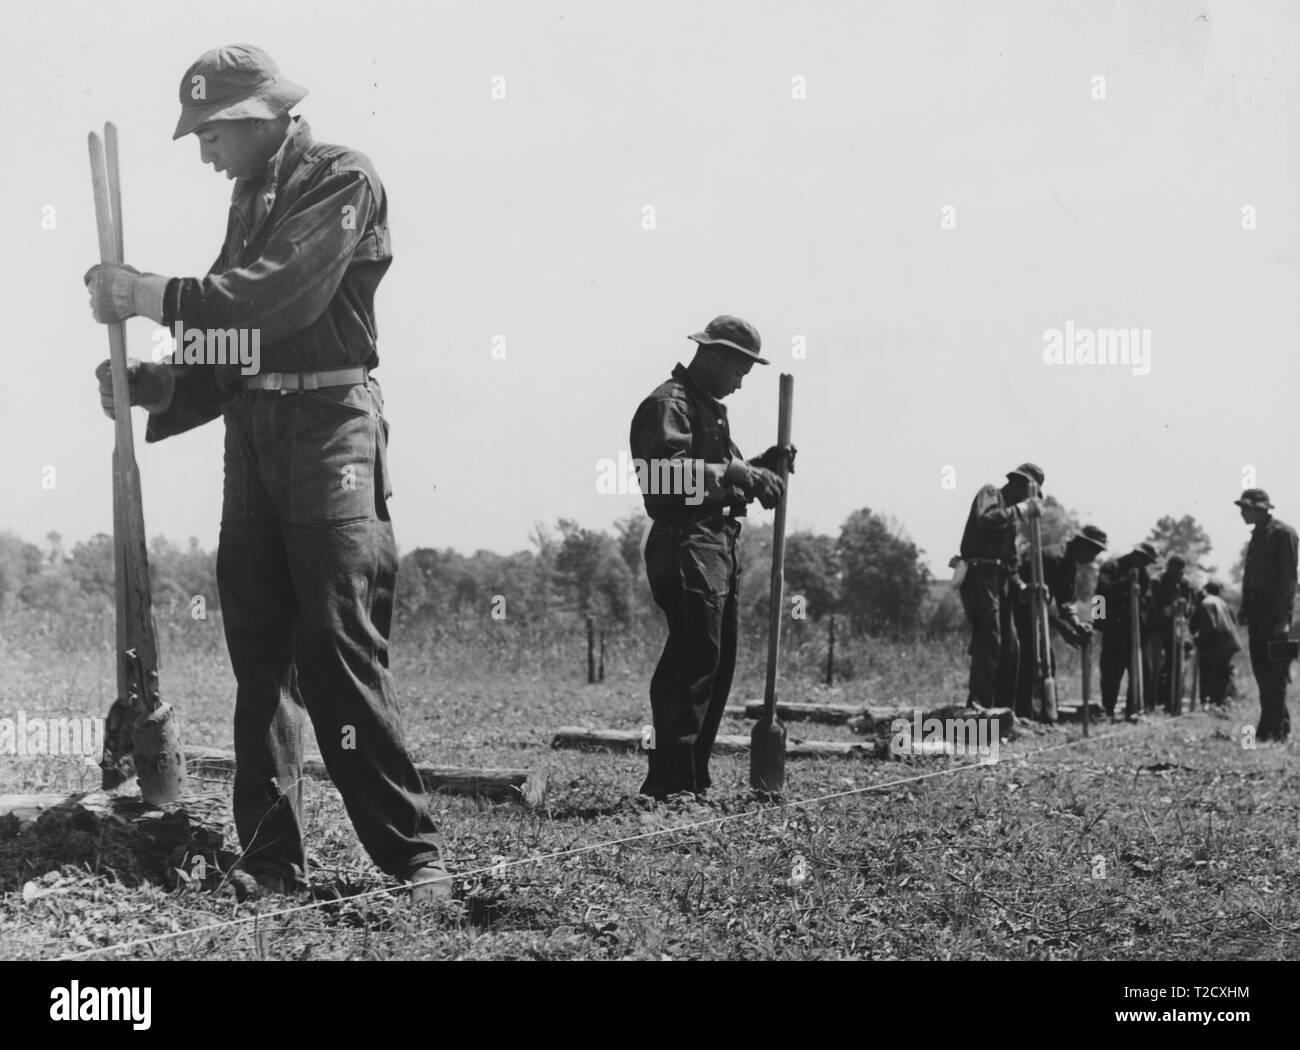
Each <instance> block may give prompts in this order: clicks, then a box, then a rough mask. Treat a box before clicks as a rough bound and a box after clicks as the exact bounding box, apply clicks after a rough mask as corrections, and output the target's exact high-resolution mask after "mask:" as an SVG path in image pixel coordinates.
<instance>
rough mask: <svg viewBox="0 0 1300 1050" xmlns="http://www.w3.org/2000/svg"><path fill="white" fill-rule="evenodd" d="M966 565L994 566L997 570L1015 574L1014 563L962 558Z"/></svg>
mask: <svg viewBox="0 0 1300 1050" xmlns="http://www.w3.org/2000/svg"><path fill="white" fill-rule="evenodd" d="M962 561H964V562H965V563H966V564H967V565H996V566H997V567H998V568H999V569H1006V570H1007V572H1015V571H1016V564H1015V562H1005V561H999V560H998V559H997V558H962Z"/></svg>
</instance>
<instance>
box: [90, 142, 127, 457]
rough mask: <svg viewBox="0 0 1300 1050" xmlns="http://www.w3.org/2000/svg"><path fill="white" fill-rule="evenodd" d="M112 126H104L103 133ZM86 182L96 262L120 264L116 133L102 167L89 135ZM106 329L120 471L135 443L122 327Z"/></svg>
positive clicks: (101, 155)
mask: <svg viewBox="0 0 1300 1050" xmlns="http://www.w3.org/2000/svg"><path fill="white" fill-rule="evenodd" d="M112 127H113V125H111V124H107V125H105V132H106V133H107V131H108V129H109V128H112ZM89 141H90V181H91V185H92V187H93V189H94V192H95V230H96V232H97V233H98V235H99V259H100V262H106V263H120V262H121V261H122V257H121V255H120V254H119V252H120V250H121V237H120V234H119V232H118V230H119V228H120V225H121V223H120V216H118V215H116V214H115V213H114V211H113V205H112V199H113V198H114V197H116V198H118V200H119V201H120V199H121V189H120V186H119V188H118V189H116V190H113V189H110V181H109V180H110V173H111V175H112V183H113V184H118V179H117V177H116V176H117V172H118V166H117V132H116V130H114V131H113V132H112V133H111V135H110V142H111V144H112V148H111V152H110V153H109V154H108V157H109V160H108V162H107V163H106V161H105V153H104V144H103V142H102V141H101V140H100V137H99V135H98V134H97V133H96V132H94V131H92V132H91V133H90V140H89ZM105 327H107V328H108V358H109V367H110V369H111V370H112V375H113V415H114V416H115V417H116V418H115V419H114V424H115V427H114V429H115V436H116V441H117V455H118V462H119V465H120V466H121V467H123V468H125V466H126V465H127V463H128V462H131V463H134V462H135V442H134V440H133V438H132V433H131V390H130V385H129V380H128V377H127V368H126V325H125V324H124V323H123V322H121V321H116V322H114V323H113V324H110V325H106V326H105Z"/></svg>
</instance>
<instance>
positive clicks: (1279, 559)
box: [1241, 517, 1296, 623]
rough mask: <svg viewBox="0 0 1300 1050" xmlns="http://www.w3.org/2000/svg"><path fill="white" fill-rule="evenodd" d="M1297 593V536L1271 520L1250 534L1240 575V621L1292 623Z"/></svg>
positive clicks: (1264, 522)
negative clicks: (1292, 612)
mask: <svg viewBox="0 0 1300 1050" xmlns="http://www.w3.org/2000/svg"><path fill="white" fill-rule="evenodd" d="M1295 592H1296V532H1295V529H1293V528H1291V526H1290V525H1288V524H1286V523H1285V522H1281V521H1278V520H1277V518H1274V517H1270V518H1269V519H1268V520H1267V521H1261V522H1260V523H1259V524H1258V525H1256V526H1255V528H1254V530H1253V531H1252V532H1251V534H1250V543H1249V544H1247V546H1246V565H1245V568H1244V570H1243V572H1242V574H1241V618H1242V619H1243V620H1247V621H1249V620H1258V619H1276V620H1281V619H1285V620H1286V621H1287V622H1288V623H1290V621H1291V606H1292V604H1293V603H1294V602H1295Z"/></svg>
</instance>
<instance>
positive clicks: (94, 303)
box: [84, 263, 167, 324]
mask: <svg viewBox="0 0 1300 1050" xmlns="http://www.w3.org/2000/svg"><path fill="white" fill-rule="evenodd" d="M84 280H85V282H86V287H87V288H88V289H89V290H90V312H91V314H92V315H94V318H95V320H96V321H98V322H99V323H100V324H114V323H115V322H118V321H125V320H126V319H127V318H128V317H147V318H149V319H150V320H151V321H157V322H158V323H159V324H161V323H162V319H163V293H164V292H166V290H167V278H166V277H159V276H158V275H157V274H156V273H141V272H140V271H139V270H137V269H136V268H135V267H134V266H127V265H126V264H125V263H97V264H96V265H94V266H92V267H91V268H90V269H89V270H87V271H86V276H85V278H84Z"/></svg>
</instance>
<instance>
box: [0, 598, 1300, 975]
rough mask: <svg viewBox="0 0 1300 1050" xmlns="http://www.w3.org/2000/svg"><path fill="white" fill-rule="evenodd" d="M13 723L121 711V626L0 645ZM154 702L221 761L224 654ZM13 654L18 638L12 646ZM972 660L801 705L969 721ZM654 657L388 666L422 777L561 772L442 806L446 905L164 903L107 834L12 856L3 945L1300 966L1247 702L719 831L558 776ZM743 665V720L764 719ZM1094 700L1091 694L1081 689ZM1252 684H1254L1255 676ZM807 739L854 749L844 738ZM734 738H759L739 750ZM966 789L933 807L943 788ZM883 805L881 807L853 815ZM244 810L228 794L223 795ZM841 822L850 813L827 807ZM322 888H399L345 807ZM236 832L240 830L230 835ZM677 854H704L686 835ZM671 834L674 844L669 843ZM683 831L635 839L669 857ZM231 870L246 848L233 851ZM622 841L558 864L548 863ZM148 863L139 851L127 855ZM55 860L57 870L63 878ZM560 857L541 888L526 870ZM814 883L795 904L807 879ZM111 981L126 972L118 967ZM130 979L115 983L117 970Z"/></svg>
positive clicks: (1286, 781)
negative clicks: (449, 879) (505, 795)
mask: <svg viewBox="0 0 1300 1050" xmlns="http://www.w3.org/2000/svg"><path fill="white" fill-rule="evenodd" d="M5 628H6V629H5V631H4V632H3V633H2V634H0V669H2V671H3V673H2V674H0V683H3V684H2V685H0V690H2V692H0V707H2V708H3V710H0V717H14V712H15V711H16V710H17V709H22V710H24V711H25V713H26V715H27V716H28V717H33V716H37V715H49V716H54V717H57V716H59V715H74V714H75V715H85V714H95V713H97V712H102V711H104V710H106V709H107V707H108V704H109V702H110V700H111V697H112V682H111V678H110V671H111V655H110V652H109V648H108V642H109V639H108V638H107V637H106V636H105V633H104V627H103V624H102V623H100V622H98V621H90V620H88V621H87V622H86V623H83V624H80V625H77V624H66V623H65V624H63V625H61V626H56V627H50V628H39V627H38V626H37V627H34V626H33V625H30V624H29V625H21V626H17V625H15V624H13V623H9V624H6V625H5ZM162 628H163V638H162V644H163V647H164V660H165V666H164V674H163V692H164V695H165V696H167V697H169V698H170V699H171V700H172V702H173V703H175V704H177V705H178V707H179V708H180V710H181V712H182V714H183V717H184V733H185V739H186V741H187V742H189V743H194V744H207V745H213V746H221V747H229V746H230V734H229V725H230V721H231V716H232V708H233V683H232V680H231V677H230V672H229V669H228V666H227V665H226V661H225V653H224V648H223V646H222V644H221V643H220V640H219V633H220V632H219V628H217V627H216V626H215V625H214V624H213V623H212V622H209V623H208V624H186V623H181V622H177V623H171V624H168V623H164V624H163V625H162ZM15 632H17V633H15ZM963 647H964V640H962V639H950V640H943V641H935V642H929V643H924V644H919V645H910V646H909V645H903V644H893V643H878V642H854V643H850V644H848V646H847V648H845V649H842V650H841V651H842V652H843V653H844V655H845V657H846V662H849V663H851V665H852V667H853V673H854V677H853V678H852V679H851V680H848V681H845V682H844V683H843V684H841V685H837V686H836V687H835V688H834V689H826V688H825V687H823V686H819V685H815V684H813V682H814V676H815V673H816V670H817V664H818V662H819V658H818V657H817V655H816V653H813V652H811V651H810V652H807V653H803V654H801V653H799V652H794V653H792V654H791V657H790V665H789V670H788V672H787V674H786V676H785V678H784V679H783V689H782V695H783V697H784V698H786V699H791V700H795V699H822V700H834V701H838V702H846V703H847V702H863V701H869V702H871V703H873V704H887V703H893V702H898V703H914V704H916V705H917V706H920V707H923V708H930V707H937V706H940V705H942V704H946V703H952V702H959V701H960V700H961V699H962V697H963V689H962V685H963V680H964V675H965V670H964V661H965V657H964V653H963V651H962V650H963ZM653 657H654V654H653V653H652V652H650V651H649V647H644V646H642V647H627V648H623V647H620V646H612V647H611V651H610V653H609V661H608V673H607V678H606V681H605V682H604V683H602V684H600V685H596V686H588V685H586V684H585V653H584V649H583V641H582V638H581V636H580V635H578V634H575V635H574V636H573V638H572V642H571V643H569V642H567V641H565V642H561V643H556V644H552V645H550V646H549V647H547V648H546V649H545V650H544V651H541V652H538V651H537V650H525V649H523V648H522V647H521V646H519V645H515V644H511V643H509V642H505V641H502V640H500V639H498V640H496V641H493V642H490V643H489V642H482V643H480V644H458V645H451V644H449V643H446V642H444V643H443V644H441V645H435V644H431V643H428V642H426V641H422V640H421V639H420V638H418V637H415V636H414V635H413V634H412V632H410V631H407V632H403V633H402V634H401V635H399V637H398V638H397V639H396V641H395V659H394V670H395V673H396V675H397V679H398V683H399V689H400V693H401V696H402V701H403V705H404V715H405V720H406V724H407V731H408V736H409V739H410V742H411V747H412V750H413V751H414V753H415V754H416V756H417V758H419V759H421V760H425V761H434V762H444V763H454V764H463V765H505V766H531V767H544V768H546V769H547V770H549V772H550V776H551V790H550V794H549V797H548V801H547V804H546V805H545V806H544V807H543V808H541V809H539V810H537V811H534V812H529V811H526V810H524V809H522V808H520V807H517V806H513V805H494V804H490V803H482V802H478V801H475V800H472V799H459V798H446V797H438V798H437V799H436V801H435V808H436V810H437V812H438V814H439V818H440V820H441V823H442V826H443V828H444V830H445V834H446V836H447V839H448V844H449V846H450V849H451V852H452V854H453V856H454V859H455V866H456V868H457V870H458V871H460V872H470V871H473V870H474V869H481V868H491V867H493V866H497V865H504V866H500V867H497V868H496V870H495V871H485V872H481V873H479V874H473V875H468V876H466V877H463V878H461V879H460V880H459V881H458V883H457V894H456V900H455V901H453V902H451V903H448V904H443V905H431V906H427V907H418V908H417V907H412V906H411V905H410V904H409V903H408V902H406V901H405V900H404V898H403V897H402V896H401V895H398V896H396V897H394V898H390V897H387V896H372V897H367V898H363V899H358V900H351V901H346V900H345V901H344V902H342V903H333V904H330V905H328V906H326V907H323V908H316V909H313V910H308V911H301V912H298V913H295V914H292V915H287V916H280V917H275V916H270V917H262V916H266V915H267V913H269V912H274V911H277V910H282V909H284V908H286V907H290V906H293V905H294V904H302V903H306V899H305V898H298V899H290V898H282V897H273V898H264V899H261V900H257V901H250V902H242V903H241V902H238V901H236V900H235V899H234V897H233V894H231V893H229V892H228V891H225V892H222V893H212V892H208V891H205V890H202V889H197V888H184V887H182V888H181V889H179V890H177V891H175V892H167V891H166V890H164V889H162V888H160V887H158V886H155V885H150V884H148V883H145V884H143V885H135V886H131V885H127V883H129V882H132V881H138V876H139V872H138V871H133V870H132V860H131V856H130V852H129V849H126V848H124V844H123V842H122V841H121V836H120V832H119V830H118V829H115V828H114V827H112V826H107V825H94V824H93V823H92V824H91V825H88V826H86V827H85V828H81V829H77V833H76V835H73V836H68V837H67V838H65V840H64V841H63V842H61V843H57V844H54V845H50V844H49V843H47V844H46V845H47V846H50V848H48V849H44V850H42V849H39V848H38V849H33V848H31V844H30V843H27V844H26V847H24V848H20V847H21V845H22V843H21V840H19V839H16V838H15V837H14V830H13V828H12V827H9V828H5V827H2V826H0V893H2V894H3V896H2V897H0V944H2V945H3V946H4V947H3V949H2V952H3V955H4V956H5V957H7V958H49V957H54V956H58V955H62V954H66V953H75V952H80V951H86V950H88V949H92V948H98V947H101V946H107V945H123V944H125V943H126V942H129V941H134V940H137V939H140V938H148V937H156V936H159V935H163V934H171V933H175V932H178V931H186V930H193V929H196V928H198V927H204V926H209V925H215V924H221V923H227V922H230V921H231V920H236V919H240V918H245V917H250V916H254V915H256V916H259V918H258V919H257V921H256V922H248V923H244V924H240V925H230V926H222V927H221V928H220V929H217V930H212V931H208V932H201V933H185V934H183V935H181V936H177V937H173V938H171V939H169V940H164V941H159V942H157V943H155V944H152V945H149V946H144V947H136V948H129V949H126V950H125V951H124V952H122V953H121V956H119V957H122V956H135V957H142V958H177V959H182V958H377V959H391V958H439V959H442V958H536V959H593V958H594V959H605V958H655V959H658V958H663V957H669V958H744V959H802V958H842V957H865V958H900V959H917V958H926V959H930V958H944V959H947V958H979V959H983V958H1015V959H1047V958H1086V959H1169V958H1204V959H1220V958H1250V959H1277V958H1295V957H1297V955H1300V902H1297V900H1296V897H1295V894H1294V893H1291V894H1289V895H1288V894H1287V893H1286V892H1285V887H1286V886H1287V885H1288V884H1290V885H1291V886H1292V887H1293V886H1294V884H1295V880H1296V877H1297V871H1298V870H1300V845H1298V842H1297V825H1298V822H1300V821H1298V817H1300V775H1298V774H1297V771H1296V752H1295V745H1288V746H1284V747H1277V746H1270V747H1261V748H1259V749H1257V750H1247V749H1245V748H1243V747H1242V746H1241V727H1242V726H1244V725H1253V724H1254V723H1255V720H1256V718H1257V716H1258V711H1257V707H1256V705H1255V702H1254V699H1253V697H1254V691H1253V684H1251V685H1250V686H1249V687H1248V688H1247V691H1246V696H1245V698H1244V699H1243V700H1242V701H1239V702H1238V703H1237V705H1236V706H1235V707H1234V708H1233V709H1232V711H1231V712H1230V714H1228V715H1226V716H1225V715H1219V714H1210V713H1205V712H1196V713H1193V714H1189V715H1184V716H1183V717H1181V718H1177V719H1174V718H1167V717H1164V716H1155V717H1153V718H1152V719H1151V720H1150V721H1148V722H1147V723H1146V724H1143V725H1140V726H1137V727H1132V726H1127V725H1119V726H1103V727H1095V728H1094V735H1093V737H1092V738H1091V740H1090V741H1089V742H1086V743H1083V742H1081V741H1080V731H1079V729H1078V728H1077V727H1065V728H1052V729H1034V730H1030V731H1027V732H1024V733H1022V734H1021V735H1020V736H1019V737H1018V738H1017V739H1016V740H1015V741H1013V742H1011V743H1009V744H1004V745H1003V746H1002V748H1001V752H1000V761H999V762H998V763H997V764H995V765H986V766H980V767H971V766H969V765H965V764H962V765H960V766H959V765H957V764H956V763H957V761H958V760H950V759H946V758H927V759H922V758H918V759H909V760H905V761H881V760H865V759H856V760H827V761H803V760H800V761H792V762H790V763H789V764H788V767H787V775H788V780H789V784H788V787H789V796H790V799H791V800H792V801H791V804H787V805H785V806H767V807H763V806H760V805H759V804H758V803H757V802H755V801H754V800H752V799H751V797H750V795H749V792H748V790H747V787H746V784H747V774H748V759H747V758H745V757H743V756H739V757H729V756H720V757H716V758H715V759H714V770H715V772H714V781H715V792H716V794H717V801H716V803H715V806H714V808H707V809H706V808H702V807H697V806H691V807H684V806H672V805H668V806H663V805H661V806H653V805H649V804H647V803H644V802H643V801H641V800H638V799H637V798H636V795H635V792H636V788H637V786H638V785H639V783H640V780H641V777H642V775H643V771H644V759H643V758H642V757H641V756H636V755H615V754H580V753H574V752H558V751H552V750H550V748H549V746H548V745H549V739H550V733H551V731H552V730H554V729H555V728H556V727H557V726H560V725H565V724H587V725H592V726H612V727H625V728H630V729H635V728H639V727H640V726H642V725H644V724H646V723H647V722H648V720H649V704H648V699H647V682H648V678H649V670H650V667H651V665H652V662H653ZM761 658H762V650H761V648H760V646H758V645H757V644H754V643H750V644H748V645H747V647H746V649H745V651H744V652H743V653H742V657H741V673H740V675H739V676H738V680H737V684H736V688H735V690H734V692H733V697H734V698H735V699H750V698H755V697H757V696H759V695H760V693H761V666H760V665H761ZM1061 673H1062V680H1063V683H1064V684H1063V689H1064V691H1065V692H1066V693H1069V694H1073V695H1077V691H1078V690H1077V673H1078V669H1077V664H1076V663H1075V661H1074V659H1073V657H1072V655H1066V657H1065V659H1063V660H1062V668H1061ZM1239 677H1240V679H1241V680H1242V682H1243V684H1245V682H1246V681H1247V680H1248V679H1249V675H1248V674H1242V675H1239ZM790 730H791V735H792V736H801V737H809V738H820V739H827V738H829V739H845V738H848V737H850V736H851V734H850V733H849V731H848V730H847V729H844V728H840V727H820V726H819V727H815V728H814V727H806V726H803V725H795V726H791V727H790ZM723 732H736V733H741V732H748V725H747V724H744V723H734V722H729V723H727V724H724V726H723ZM946 770H951V772H950V773H945V774H944V775H939V776H931V777H929V778H928V779H921V780H911V781H910V782H903V783H900V781H907V779H908V778H913V777H917V776H919V775H921V774H925V773H936V772H941V771H946ZM97 783H98V771H97V770H96V769H93V768H91V767H88V766H86V765H84V763H81V764H79V762H78V760H76V759H72V758H43V759H28V758H14V757H10V756H0V791H3V792H21V791H56V790H64V789H66V790H88V789H92V788H94V787H96V786H97ZM873 785H884V786H883V787H882V788H881V789H880V790H872V791H861V790H859V789H863V788H869V787H871V786H873ZM206 787H207V788H209V789H210V790H212V791H214V792H219V793H224V794H223V795H222V797H223V798H224V800H225V802H226V803H227V805H228V799H229V782H228V781H216V782H212V783H208V784H207V785H206ZM824 795H836V796H837V797H832V798H829V799H824V800H819V801H809V802H806V804H801V800H813V799H820V797H821V796H824ZM306 799H307V812H308V820H309V825H310V829H311V830H310V838H309V847H310V849H311V852H312V858H313V863H314V865H315V867H314V869H313V878H314V880H316V881H317V882H318V883H321V884H326V883H329V884H333V885H336V886H339V887H342V888H344V889H345V890H346V891H348V892H353V891H367V890H376V889H381V888H383V887H384V886H386V885H389V884H388V883H387V882H386V880H385V879H384V877H383V876H382V875H381V874H380V873H379V872H377V871H376V870H375V869H374V868H373V867H372V866H371V865H370V863H369V861H368V859H367V858H366V856H365V854H364V853H363V852H362V851H361V849H360V847H359V845H358V843H357V841H356V838H355V836H354V834H353V832H352V829H351V826H350V824H349V823H348V821H347V818H346V815H345V814H344V812H343V808H342V805H341V802H340V800H339V798H338V795H337V794H336V793H335V791H334V789H333V788H332V787H331V786H330V785H328V784H321V783H318V782H309V783H308V784H307V785H306ZM225 816H226V818H227V819H228V816H229V814H228V808H227V809H226V810H225ZM687 825H690V826H689V827H687ZM674 828H679V829H681V830H675V831H673V830H671V829H674ZM657 831H669V832H670V833H665V834H657V835H653V836H651V837H645V838H640V839H636V838H634V837H635V836H643V835H646V834H647V833H650V832H657ZM226 838H227V845H228V846H232V847H233V844H234V842H235V841H236V840H235V836H234V831H233V828H232V827H230V826H229V825H227V827H226ZM616 839H632V841H626V842H624V843H622V844H621V845H617V846H606V847H601V848H597V849H592V850H588V851H585V852H581V853H576V854H570V855H567V856H563V857H550V856H547V855H550V854H553V853H557V852H563V851H570V850H576V849H580V848H581V847H583V846H585V845H588V844H594V843H601V842H609V841H612V840H616ZM127 845H129V844H127ZM56 846H57V848H55V847H56ZM533 857H544V858H545V859H542V860H539V861H538V862H536V863H514V862H516V861H520V860H526V859H527V858H533ZM800 876H802V877H800ZM115 954H116V953H115ZM109 957H112V956H109Z"/></svg>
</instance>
